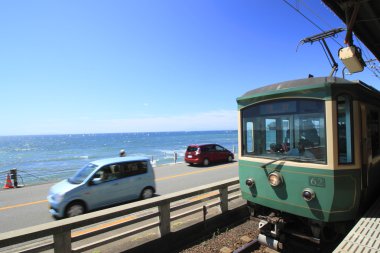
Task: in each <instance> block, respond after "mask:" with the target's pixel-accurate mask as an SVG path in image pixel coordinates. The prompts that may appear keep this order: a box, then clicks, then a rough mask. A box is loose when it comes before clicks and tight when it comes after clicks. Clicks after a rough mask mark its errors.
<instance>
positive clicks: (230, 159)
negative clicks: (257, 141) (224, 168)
mask: <svg viewBox="0 0 380 253" xmlns="http://www.w3.org/2000/svg"><path fill="white" fill-rule="evenodd" d="M232 160H233V159H232V156H230V155H229V156H228V158H227V161H228V162H229V163H230V162H232Z"/></svg>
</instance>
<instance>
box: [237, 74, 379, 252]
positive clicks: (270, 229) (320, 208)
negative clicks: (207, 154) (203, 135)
mask: <svg viewBox="0 0 380 253" xmlns="http://www.w3.org/2000/svg"><path fill="white" fill-rule="evenodd" d="M237 103H238V110H239V113H238V118H239V127H238V129H239V135H238V136H239V178H240V187H241V191H242V196H243V198H244V199H246V200H247V201H248V205H249V206H250V209H251V212H252V215H255V216H257V217H259V218H260V223H259V228H260V235H259V241H260V242H261V243H263V244H266V245H268V246H270V247H272V248H274V249H276V250H280V249H281V248H282V247H283V246H284V242H285V241H286V240H287V239H289V238H293V237H296V238H302V239H306V240H308V241H312V242H314V243H321V242H323V241H328V240H332V239H334V238H336V236H337V235H339V234H343V233H345V231H346V230H347V229H348V225H349V223H350V222H351V223H352V222H353V221H354V220H355V219H356V218H358V217H359V216H360V214H361V213H362V211H363V210H365V209H366V208H367V207H368V205H369V204H370V203H371V201H373V199H374V198H375V197H377V195H378V192H379V186H380V183H379V178H380V115H379V114H380V92H379V91H377V90H376V89H374V88H373V87H371V86H369V85H367V84H365V83H363V82H361V81H349V80H345V79H342V78H336V77H318V78H314V77H312V78H307V79H300V80H294V81H287V82H281V83H276V84H272V85H268V86H264V87H261V88H258V89H254V90H251V91H249V92H247V93H245V94H244V95H243V96H241V97H239V98H237Z"/></svg>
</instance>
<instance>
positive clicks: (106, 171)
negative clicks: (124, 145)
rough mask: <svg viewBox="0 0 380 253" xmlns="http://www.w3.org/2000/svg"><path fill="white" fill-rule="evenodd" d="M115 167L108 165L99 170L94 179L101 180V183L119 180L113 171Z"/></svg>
mask: <svg viewBox="0 0 380 253" xmlns="http://www.w3.org/2000/svg"><path fill="white" fill-rule="evenodd" d="M111 166H113V165H107V166H104V167H102V168H101V169H99V170H98V171H97V172H96V173H95V174H94V178H99V182H100V183H104V182H108V181H112V180H115V179H117V178H118V177H117V175H116V174H115V173H114V171H115V170H112V169H111Z"/></svg>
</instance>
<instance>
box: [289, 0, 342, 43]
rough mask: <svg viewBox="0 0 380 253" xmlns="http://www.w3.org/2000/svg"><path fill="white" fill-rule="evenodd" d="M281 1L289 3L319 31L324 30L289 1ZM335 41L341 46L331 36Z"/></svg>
mask: <svg viewBox="0 0 380 253" xmlns="http://www.w3.org/2000/svg"><path fill="white" fill-rule="evenodd" d="M282 1H283V2H285V3H286V4H287V5H289V6H290V7H291V8H292V9H293V10H295V11H296V12H298V13H299V14H300V15H301V16H302V17H304V18H305V19H306V20H307V21H309V22H310V23H311V24H312V25H314V26H315V27H316V28H318V29H319V30H320V31H321V32H325V30H324V29H323V28H322V27H320V26H319V25H318V24H317V23H315V22H314V21H313V20H311V19H310V18H308V17H307V16H306V15H305V14H303V13H302V12H301V11H300V10H299V9H297V8H296V7H295V6H294V5H292V4H291V3H289V2H288V1H287V0H282ZM305 5H306V4H305ZM332 39H333V40H334V41H335V43H337V44H338V45H339V46H341V47H342V45H341V44H340V43H339V42H338V41H337V40H335V39H334V38H332Z"/></svg>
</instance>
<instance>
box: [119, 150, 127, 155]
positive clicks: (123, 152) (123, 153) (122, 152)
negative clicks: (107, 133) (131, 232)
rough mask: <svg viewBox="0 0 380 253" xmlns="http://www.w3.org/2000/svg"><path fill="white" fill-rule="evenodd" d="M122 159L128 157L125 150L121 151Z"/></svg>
mask: <svg viewBox="0 0 380 253" xmlns="http://www.w3.org/2000/svg"><path fill="white" fill-rule="evenodd" d="M119 154H120V157H124V156H127V153H125V150H124V149H121V150H120V152H119Z"/></svg>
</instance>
